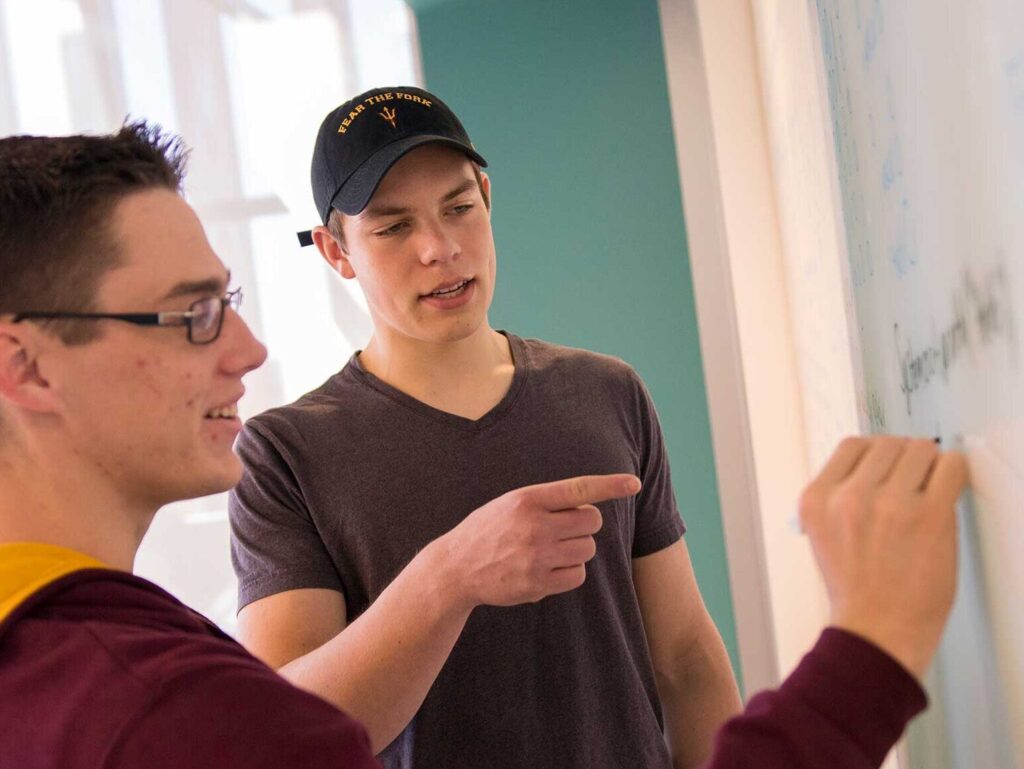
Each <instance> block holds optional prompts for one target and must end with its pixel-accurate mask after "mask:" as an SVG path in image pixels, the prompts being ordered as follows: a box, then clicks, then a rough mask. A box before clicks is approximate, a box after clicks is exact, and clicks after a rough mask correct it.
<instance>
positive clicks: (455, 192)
mask: <svg viewBox="0 0 1024 769" xmlns="http://www.w3.org/2000/svg"><path fill="white" fill-rule="evenodd" d="M474 187H476V179H465V180H464V181H463V182H462V183H461V184H459V185H458V186H457V187H455V188H453V189H452V190H451V191H449V192H447V193H445V195H444V197H442V198H441V202H442V203H447V202H448V201H449V200H452V199H453V198H457V197H458V196H459V195H462V194H464V193H466V192H469V191H470V190H471V189H473V188H474ZM410 210H411V209H410V208H409V207H408V206H374V205H369V206H367V207H366V209H365V210H364V211H363V213H362V214H361V215H360V217H359V218H360V219H375V218H378V217H381V216H398V215H400V214H407V213H409V211H410Z"/></svg>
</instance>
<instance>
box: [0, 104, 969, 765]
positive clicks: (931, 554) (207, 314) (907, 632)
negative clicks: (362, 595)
mask: <svg viewBox="0 0 1024 769" xmlns="http://www.w3.org/2000/svg"><path fill="white" fill-rule="evenodd" d="M183 162H184V160H183V155H182V152H181V148H180V145H179V144H178V143H177V142H176V141H175V140H171V139H168V138H165V137H162V136H161V135H160V134H159V132H158V131H155V130H152V129H149V128H147V127H146V126H145V125H144V124H136V125H131V126H127V127H125V128H124V129H122V130H121V131H120V132H118V133H117V134H114V135H112V136H90V137H85V136H69V137H57V138H48V137H24V136H23V137H13V138H7V139H0V275H2V276H3V280H2V281H0V489H2V490H3V493H2V494H0V724H2V725H3V728H2V729H0V767H4V769H6V768H7V767H17V769H78V768H79V767H81V768H82V769H84V768H85V767H89V768H90V769H92V768H93V767H98V766H101V767H104V769H127V768H128V767H132V768H134V769H179V768H180V767H185V766H187V767H211V769H212V768H214V767H216V769H291V768H292V767H294V769H318V768H319V767H323V768H324V769H327V768H328V767H331V768H332V769H363V768H364V767H379V765H378V764H377V763H376V762H375V761H374V760H373V758H372V756H371V755H370V746H369V740H368V738H367V736H366V733H365V732H364V731H363V729H362V727H361V726H360V725H359V724H357V723H356V722H354V721H353V720H352V719H351V718H349V717H347V716H345V715H344V714H342V713H340V712H339V711H338V710H336V709H334V708H332V707H331V706H330V705H328V704H327V703H325V702H323V701H322V700H320V699H318V698H316V697H314V696H311V695H309V694H307V693H305V692H303V691H300V690H299V689H296V688H293V687H292V686H291V685H289V684H288V683H287V682H285V681H284V679H282V678H281V677H279V676H277V675H276V674H275V673H273V672H272V671H271V670H270V669H269V668H267V667H266V666H265V665H263V664H262V663H260V662H258V661H257V660H256V659H254V658H253V657H251V656H250V655H249V654H248V653H247V652H245V651H244V650H243V649H242V648H241V647H240V646H239V645H238V644H236V643H235V642H234V641H232V640H231V639H230V638H228V637H227V636H225V635H224V634H223V633H222V632H220V631H219V630H218V629H217V628H216V627H215V626H214V625H213V624H212V623H210V622H209V621H208V620H206V619H204V618H203V617H201V616H200V615H198V614H196V613H195V612H193V611H191V610H189V609H188V608H187V607H185V606H183V605H182V604H180V603H179V602H178V601H176V600H175V599H174V598H172V597H171V596H170V595H168V594H167V593H165V592H164V591H162V590H161V589H160V588H158V587H156V586H155V585H153V584H151V583H149V582H147V581H146V580H143V579H140V578H137V577H134V576H132V574H131V567H132V562H133V560H134V557H135V553H136V550H137V548H138V545H139V542H140V541H141V539H142V537H143V535H144V534H145V532H146V529H147V528H148V526H149V524H150V522H151V520H152V518H153V515H154V514H155V513H156V511H157V509H158V508H159V507H160V506H161V505H163V504H165V503H167V502H171V501H175V500H179V499H186V498H190V497H195V496H199V495H203V494H209V493H214V492H219V491H223V490H225V489H226V488H228V487H229V486H230V485H231V484H232V483H234V482H235V481H236V480H237V479H238V477H239V475H240V472H241V468H240V465H239V462H238V460H237V459H236V458H235V456H234V455H233V453H232V451H231V442H232V440H233V438H234V436H235V434H236V433H237V432H238V430H239V427H240V426H239V424H238V420H237V416H236V404H237V401H238V398H239V397H240V396H241V394H242V391H243V387H242V384H241V379H242V377H243V376H244V375H245V374H246V373H247V372H249V371H251V370H252V369H254V368H256V367H257V366H259V365H260V364H261V363H262V361H263V359H264V357H265V351H264V349H263V347H262V345H260V344H259V342H257V341H256V340H255V339H254V338H253V337H252V335H251V334H250V332H249V330H248V328H247V327H246V325H245V323H244V322H243V321H242V320H241V318H240V317H239V316H238V315H237V314H236V313H235V311H234V310H235V309H236V307H237V302H238V300H239V298H240V294H239V293H238V292H237V290H236V291H231V292H229V291H228V289H227V286H228V274H227V270H226V269H225V268H224V265H223V264H222V263H221V262H220V260H219V259H218V258H217V256H216V255H215V254H214V253H213V251H212V250H211V249H210V246H209V243H208V242H207V240H206V237H205V235H204V233H203V230H202V227H201V226H200V224H199V222H198V220H197V218H196V216H195V214H194V213H193V212H192V210H191V209H190V208H189V207H188V205H187V204H185V202H184V201H183V200H182V199H181V198H180V197H179V195H178V190H179V187H180V184H181V176H182V173H183ZM185 308H187V309H185ZM125 321H127V322H125ZM160 326H171V328H160ZM181 326H184V327H185V329H184V333H183V332H182V330H181V328H174V327H181ZM964 475H965V473H964V465H963V460H962V458H961V457H959V456H958V455H956V454H945V455H939V453H938V451H937V449H936V447H935V446H934V445H933V444H931V443H930V442H929V441H906V440H902V439H894V438H875V439H850V440H848V441H846V442H844V443H843V444H842V445H841V446H840V447H839V449H838V450H837V451H836V453H835V455H834V456H833V457H832V459H831V460H830V462H829V463H828V465H827V466H826V467H825V468H824V470H822V472H821V473H820V474H819V476H818V477H817V479H815V481H814V482H813V483H812V484H811V485H810V486H809V487H808V490H807V491H806V493H805V495H804V498H803V502H802V505H801V513H802V519H803V522H804V525H805V528H806V530H807V531H808V535H809V536H810V539H811V544H812V545H813V547H814V549H815V554H816V555H817V557H818V560H819V563H820V565H821V567H822V570H823V573H824V576H825V580H826V583H827V584H828V587H829V594H830V597H831V599H832V604H833V624H834V625H835V626H836V627H834V628H831V629H829V630H828V631H826V633H825V634H824V636H823V637H822V639H821V641H820V642H819V643H818V645H817V646H816V647H815V649H814V650H813V651H812V652H811V654H810V655H808V657H807V658H805V660H804V661H803V662H802V663H801V665H800V667H799V668H798V669H797V671H796V673H794V675H793V676H791V677H790V679H789V680H788V681H787V682H785V683H784V684H783V686H782V687H781V688H780V689H779V690H778V691H775V692H768V693H763V694H761V695H759V696H758V697H757V698H755V700H754V701H753V702H752V703H751V705H750V707H749V708H748V711H747V712H746V713H745V714H744V715H743V716H742V717H739V718H735V719H733V720H732V721H730V722H729V724H728V725H727V727H726V729H725V730H724V731H723V732H721V733H720V735H719V737H718V739H717V742H716V750H715V755H714V757H713V758H712V760H711V762H710V763H709V764H708V769H727V768H729V767H739V766H752V765H754V762H756V765H757V766H758V767H761V769H776V768H778V769H782V767H786V769H812V767H820V766H829V767H831V769H862V768H863V767H867V766H877V765H878V764H879V763H880V762H881V760H882V757H883V756H884V754H885V751H886V750H887V749H888V748H889V747H890V746H891V745H892V743H893V742H894V741H895V740H896V738H897V737H898V736H899V734H900V732H901V731H902V729H903V727H904V726H905V724H906V722H907V720H908V719H909V718H910V717H911V716H912V715H913V714H914V713H916V712H917V711H918V710H920V708H921V707H923V703H924V700H923V692H922V691H921V689H920V687H919V685H918V684H917V683H916V682H915V678H914V676H916V677H921V676H923V673H924V670H925V669H926V668H927V666H928V663H929V661H930V659H931V657H932V655H933V654H934V652H935V647H936V645H937V643H938V639H939V636H940V634H941V630H942V626H943V624H944V622H945V619H946V617H947V615H948V613H949V609H950V606H951V603H952V598H953V590H954V586H955V573H956V569H955V564H956V522H955V515H954V507H953V506H954V502H955V500H956V498H957V496H958V494H959V492H960V490H961V488H962V486H963V484H964ZM635 484H636V479H635V478H632V477H629V476H609V477H590V478H581V479H574V482H573V483H571V484H551V485H550V486H548V487H545V488H542V489H536V488H535V489H527V490H525V491H526V492H527V494H525V495H520V496H519V497H518V498H517V499H518V501H519V503H520V507H519V510H520V511H521V510H522V503H523V502H524V497H530V496H531V495H532V496H533V497H534V498H535V499H539V500H541V501H546V503H547V504H549V505H552V506H555V507H559V506H560V507H561V508H562V509H565V508H568V507H573V506H577V505H582V504H584V502H583V500H584V499H590V500H592V501H598V500H599V499H600V498H602V497H603V496H615V495H628V494H630V493H632V492H633V491H635V490H636V489H635ZM574 488H576V489H577V494H578V496H576V497H575V498H574V497H573V489H574ZM506 512H507V513H512V512H514V511H513V510H512V508H511V507H506ZM549 517H550V516H549ZM383 653H387V652H383ZM524 707H529V704H528V703H524ZM519 736H520V739H521V740H522V742H523V744H524V745H527V744H529V742H530V741H531V739H532V738H533V734H532V733H529V732H526V733H523V734H521V735H519ZM460 737H461V735H460V734H459V733H454V734H452V735H451V739H453V740H458V739H460ZM635 759H636V757H629V756H627V757H624V758H623V759H622V760H615V759H614V758H613V757H607V756H604V757H602V756H598V757H595V764H594V765H595V766H602V767H603V766H609V767H611V766H636V765H638V763H637V761H636V760H635ZM462 765H464V764H462Z"/></svg>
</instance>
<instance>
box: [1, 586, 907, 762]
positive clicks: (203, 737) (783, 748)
mask: <svg viewBox="0 0 1024 769" xmlns="http://www.w3.org/2000/svg"><path fill="white" fill-rule="evenodd" d="M0 587H2V586H0ZM11 595H12V596H13V598H14V600H13V601H11V602H9V606H10V605H13V606H14V608H13V609H10V608H9V607H8V609H7V613H6V614H5V615H0V616H2V618H0V769H79V768H80V767H81V768H84V767H90V769H98V768H99V767H103V768H104V769H125V768H127V767H133V768H135V769H181V767H192V768H199V767H211V769H212V768H213V767H216V768H217V769H242V768H243V767H244V768H245V769H257V768H260V769H262V768H264V767H265V768H266V769H271V767H273V768H274V769H289V768H294V769H319V768H320V767H323V768H324V769H327V767H330V768H331V769H346V768H347V767H353V768H357V769H364V768H366V769H370V768H371V767H377V766H378V764H377V762H376V761H375V760H374V759H373V758H372V756H371V755H370V747H369V741H368V739H367V735H366V733H365V731H364V730H363V728H362V727H361V726H360V725H359V724H358V723H356V722H355V721H353V720H352V719H351V718H349V717H348V716H346V715H344V714H343V713H340V712H339V711H338V710H336V709H335V708H333V707H332V706H330V705H329V704H327V703H326V702H324V701H322V700H320V699H318V698H317V697H314V696H313V695H311V694H307V693H305V692H303V691H301V690H299V689H296V688H294V687H292V686H291V685H290V684H288V683H287V682H286V681H285V680H284V679H283V678H281V677H279V676H278V675H277V674H276V673H274V672H273V671H272V670H271V669H270V668H268V667H266V666H265V665H263V664H262V663H261V662H259V661H257V660H256V659H255V658H253V657H252V656H251V655H249V654H248V653H247V652H246V651H245V650H244V649H242V647H241V646H239V645H238V644H237V643H236V642H235V641H233V640H232V639H230V638H229V637H228V636H226V635H224V634H223V633H222V632H221V631H220V630H218V629H217V628H216V626H214V625H213V624H212V623H210V622H209V621H208V620H206V619H205V618H203V617H201V616H200V615H199V614H197V613H195V612H193V611H192V610H190V609H188V608H187V607H185V606H184V605H182V604H181V603H180V602H178V601H177V600H176V599H175V598H173V597H172V596H170V595H169V594H167V593H166V592H164V591H163V590H161V589H160V588H158V587H156V586H155V585H153V584H152V583H149V582H147V581H146V580H143V579H141V578H139V577H135V576H132V575H131V574H127V573H124V572H119V571H113V570H108V569H99V568H88V569H83V570H78V571H74V572H72V573H70V574H67V575H65V576H62V577H59V578H57V579H56V580H53V581H50V582H48V583H46V584H44V585H43V586H42V587H40V588H39V589H37V590H35V591H34V592H30V593H29V594H28V595H26V596H24V597H18V596H16V595H14V594H13V593H11ZM3 598H4V596H2V595H0V599H3ZM0 607H2V604H0ZM924 706H925V698H924V693H923V691H922V690H921V688H920V686H919V685H918V684H917V682H916V681H915V680H914V678H913V677H911V676H910V675H909V674H908V673H907V672H906V671H905V670H904V669H903V668H902V667H900V666H899V665H898V664H897V663H896V662H895V661H893V660H892V659H891V658H890V657H888V656H887V655H886V654H884V653H883V652H881V651H880V650H879V649H877V648H876V647H874V646H872V645H871V644H869V643H867V642H865V641H863V640H861V639H860V638H857V637H856V636H853V635H850V634H848V633H844V632H842V631H839V630H835V629H829V630H826V631H825V632H824V633H823V634H822V637H821V639H820V640H819V641H818V643H817V645H816V646H815V647H814V649H813V650H812V651H811V652H810V653H809V654H808V655H807V656H806V657H805V658H804V659H803V661H802V662H801V663H800V665H799V667H798V668H797V669H796V671H794V673H793V674H792V675H791V676H790V677H789V678H788V679H787V680H786V681H785V682H784V683H783V685H782V686H781V687H780V688H779V689H778V690H776V691H772V692H765V693H762V694H759V695H757V696H756V697H754V699H753V700H751V702H750V704H749V705H748V706H747V709H746V710H745V711H744V713H743V714H742V715H741V716H738V717H736V718H734V719H732V720H731V721H729V722H728V723H727V724H726V725H725V727H724V728H723V729H722V731H721V732H720V733H719V735H718V738H717V742H716V750H715V754H714V757H713V758H712V760H711V761H710V763H709V764H708V765H707V769H727V768H729V769H733V768H734V767H735V768H738V767H756V768H757V769H776V767H777V768H778V769H812V768H813V769H822V768H823V767H827V768H828V769H868V767H877V766H879V765H880V764H881V762H882V760H883V759H884V757H885V755H886V753H887V751H888V750H889V749H890V748H891V747H892V745H893V744H894V743H895V742H896V740H897V739H898V738H899V736H900V734H901V733H902V732H903V729H904V728H905V726H906V724H907V722H908V721H909V720H910V719H911V718H912V717H913V716H914V715H915V714H917V713H918V712H920V711H921V710H922V709H923V708H924ZM523 739H524V740H528V739H529V735H523ZM474 769H475V768H474ZM609 769H611V768H609Z"/></svg>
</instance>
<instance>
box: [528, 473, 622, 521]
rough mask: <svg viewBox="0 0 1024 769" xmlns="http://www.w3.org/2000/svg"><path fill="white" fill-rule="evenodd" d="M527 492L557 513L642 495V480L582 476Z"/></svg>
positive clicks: (618, 475)
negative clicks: (581, 506) (639, 492)
mask: <svg viewBox="0 0 1024 769" xmlns="http://www.w3.org/2000/svg"><path fill="white" fill-rule="evenodd" d="M525 491H527V493H528V494H529V495H530V496H531V497H533V499H534V500H535V501H536V502H537V503H538V504H540V505H541V506H542V507H544V508H546V509H548V510H551V511H552V512H554V511H556V510H568V509H569V508H573V507H579V506H580V505H592V504H594V503H595V502H604V501H605V500H609V499H619V498H620V497H631V496H633V495H634V494H636V493H637V492H638V491H640V479H639V478H637V477H636V476H635V475H630V474H629V473H613V474H611V475H579V476H576V477H575V478H565V479H563V480H561V481H552V482H551V483H539V484H537V485H536V486H528V487H527V488H526V489H525Z"/></svg>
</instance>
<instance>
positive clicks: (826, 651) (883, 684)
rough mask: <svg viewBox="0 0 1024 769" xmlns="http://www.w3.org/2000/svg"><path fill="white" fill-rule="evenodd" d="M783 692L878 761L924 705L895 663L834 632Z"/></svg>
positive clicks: (876, 650)
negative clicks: (799, 701) (821, 716)
mask: <svg viewBox="0 0 1024 769" xmlns="http://www.w3.org/2000/svg"><path fill="white" fill-rule="evenodd" d="M781 691H785V692H786V693H787V694H789V695H790V696H793V697H796V698H798V699H800V700H802V701H804V702H805V703H807V704H808V706H810V707H811V708H813V709H814V710H815V711H817V712H818V713H820V714H822V715H823V716H824V717H826V718H828V719H829V720H831V721H832V722H833V723H834V725H835V726H836V727H837V728H838V729H841V730H842V731H843V732H845V733H846V734H848V735H849V736H850V738H851V739H852V740H854V741H856V742H857V743H858V744H859V745H861V746H862V747H863V749H864V750H865V752H866V753H867V754H868V755H869V756H871V757H872V758H874V759H877V761H878V762H881V761H882V760H883V759H884V758H885V755H886V753H887V752H888V751H889V748H890V747H891V746H892V745H893V744H894V743H895V742H896V741H897V740H898V739H899V738H900V735H901V734H902V733H903V730H904V729H905V728H906V726H907V724H908V723H909V722H910V720H911V719H912V718H914V716H916V715H917V714H918V713H920V712H921V711H923V710H924V709H925V708H926V707H927V705H928V698H927V695H926V694H925V691H924V689H922V688H921V685H920V684H919V683H918V681H917V679H916V678H914V676H912V675H911V674H910V673H909V672H908V671H907V670H906V669H905V668H904V667H903V666H902V665H900V664H899V663H898V662H897V661H896V660H895V659H893V658H892V657H890V656H889V655H888V654H886V653H885V652H884V651H882V649H880V648H879V647H877V646H875V645H874V644H872V643H871V642H870V641H867V640H866V639H864V638H861V637H860V636H857V635H855V634H853V633H849V632H847V631H845V630H840V629H839V628H833V627H830V628H826V629H825V631H824V632H823V633H822V634H821V638H819V639H818V642H817V644H815V646H814V648H813V649H811V651H810V652H809V653H808V654H807V656H805V657H804V659H803V661H802V662H801V663H800V665H799V666H798V667H797V669H796V670H795V671H793V674H792V675H791V676H790V677H789V678H788V679H787V680H786V681H785V682H784V683H783V685H782V687H781Z"/></svg>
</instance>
